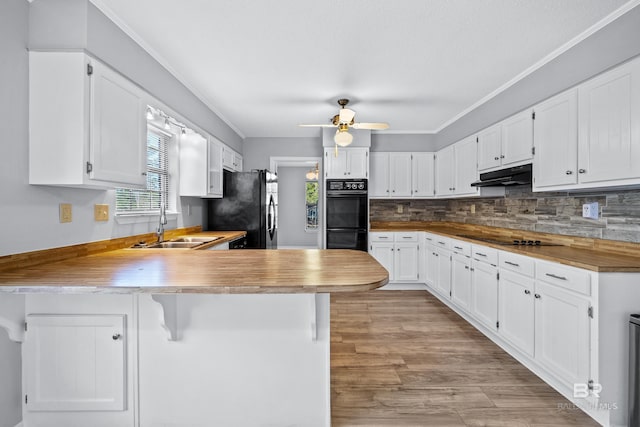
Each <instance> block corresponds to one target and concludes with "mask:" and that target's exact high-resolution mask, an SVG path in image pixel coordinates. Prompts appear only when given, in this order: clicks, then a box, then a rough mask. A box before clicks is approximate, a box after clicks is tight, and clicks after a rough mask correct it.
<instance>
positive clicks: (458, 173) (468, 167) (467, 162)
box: [453, 136, 478, 194]
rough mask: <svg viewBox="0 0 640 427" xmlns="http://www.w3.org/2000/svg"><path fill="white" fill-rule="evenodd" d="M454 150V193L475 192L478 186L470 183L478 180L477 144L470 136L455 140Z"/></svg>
mask: <svg viewBox="0 0 640 427" xmlns="http://www.w3.org/2000/svg"><path fill="white" fill-rule="evenodd" d="M454 151H455V168H454V173H455V180H454V184H453V193H454V194H477V193H478V188H477V187H472V186H471V183H472V182H475V181H477V180H478V144H477V142H476V139H475V138H474V137H473V136H472V137H469V138H467V139H464V140H462V141H460V142H457V143H456V144H455V145H454Z"/></svg>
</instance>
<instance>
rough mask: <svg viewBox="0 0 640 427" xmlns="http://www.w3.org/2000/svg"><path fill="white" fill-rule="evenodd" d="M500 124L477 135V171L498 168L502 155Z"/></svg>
mask: <svg viewBox="0 0 640 427" xmlns="http://www.w3.org/2000/svg"><path fill="white" fill-rule="evenodd" d="M501 140H502V130H501V126H500V123H498V124H497V125H493V126H491V127H490V128H487V129H485V130H483V131H482V132H480V133H478V170H485V169H491V168H495V167H498V166H500V156H501V155H502V146H501Z"/></svg>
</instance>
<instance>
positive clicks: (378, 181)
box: [369, 152, 434, 198]
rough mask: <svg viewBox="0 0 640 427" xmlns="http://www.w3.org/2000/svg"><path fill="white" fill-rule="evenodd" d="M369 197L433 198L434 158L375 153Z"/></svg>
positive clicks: (418, 155) (421, 155) (423, 155)
mask: <svg viewBox="0 0 640 427" xmlns="http://www.w3.org/2000/svg"><path fill="white" fill-rule="evenodd" d="M370 155H371V165H370V167H371V179H370V181H369V196H370V197H374V198H375V197H396V198H408V197H433V196H434V155H433V153H430V152H424V153H386V152H372V153H371V154H370Z"/></svg>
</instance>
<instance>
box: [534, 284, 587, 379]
mask: <svg viewBox="0 0 640 427" xmlns="http://www.w3.org/2000/svg"><path fill="white" fill-rule="evenodd" d="M534 297H535V318H536V322H535V330H536V331H535V336H536V338H535V355H536V356H535V357H536V360H537V361H538V362H539V363H540V364H541V365H543V366H544V367H545V368H546V369H548V370H549V371H550V372H552V373H553V374H554V375H555V376H557V377H558V378H559V379H561V380H562V381H563V382H564V383H565V384H567V385H569V386H570V387H571V386H572V385H573V384H576V383H586V382H587V381H588V379H589V377H590V376H589V342H590V340H589V334H590V329H589V316H588V309H589V301H588V300H587V299H585V298H581V297H579V296H577V295H575V294H573V293H571V292H569V291H565V290H563V289H561V288H559V287H557V286H553V285H549V284H547V283H544V282H541V281H536V284H535V295H534Z"/></svg>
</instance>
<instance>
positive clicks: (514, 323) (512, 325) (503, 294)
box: [498, 270, 535, 357]
mask: <svg viewBox="0 0 640 427" xmlns="http://www.w3.org/2000/svg"><path fill="white" fill-rule="evenodd" d="M533 289H534V279H533V278H531V277H526V276H523V275H520V274H516V273H511V272H508V271H504V270H502V271H501V272H500V285H499V296H498V306H499V319H500V328H499V331H500V335H502V337H503V338H504V339H505V340H507V341H509V342H510V343H511V344H512V345H513V346H514V347H516V348H518V349H519V350H520V351H522V352H523V353H525V354H527V355H528V356H530V357H533V356H534V338H535V335H534V319H535V317H534V307H535V306H534V297H533Z"/></svg>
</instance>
